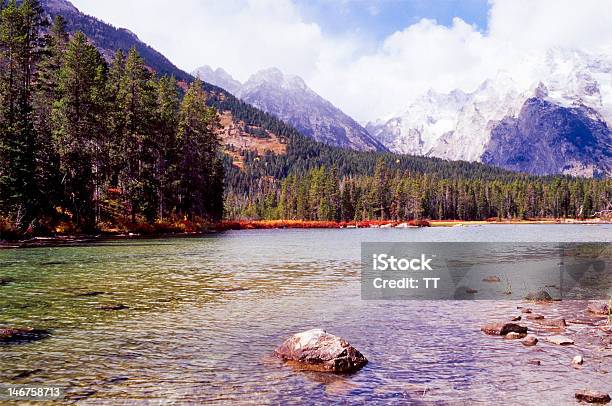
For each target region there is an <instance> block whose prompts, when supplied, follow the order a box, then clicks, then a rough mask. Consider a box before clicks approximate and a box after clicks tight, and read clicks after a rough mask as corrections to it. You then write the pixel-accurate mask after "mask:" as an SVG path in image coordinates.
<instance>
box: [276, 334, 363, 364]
mask: <svg viewBox="0 0 612 406" xmlns="http://www.w3.org/2000/svg"><path fill="white" fill-rule="evenodd" d="M274 353H275V354H276V356H278V357H279V358H281V359H283V360H285V361H293V362H297V363H299V364H301V365H304V366H305V367H308V368H307V369H313V370H318V371H324V372H335V373H349V372H354V371H357V370H359V369H360V368H361V367H363V366H364V365H365V364H367V362H368V360H367V359H366V357H364V356H363V355H362V354H361V353H360V352H359V351H357V349H355V347H353V346H351V345H350V344H349V343H348V342H347V341H346V340H344V339H342V338H340V337H337V336H334V335H332V334H329V333H326V332H325V331H323V330H321V329H313V330H308V331H305V332H302V333H298V334H295V335H293V336H291V337H290V338H288V339H287V340H285V342H284V343H282V344H281V345H280V347H278V348H277V349H276V351H275V352H274Z"/></svg>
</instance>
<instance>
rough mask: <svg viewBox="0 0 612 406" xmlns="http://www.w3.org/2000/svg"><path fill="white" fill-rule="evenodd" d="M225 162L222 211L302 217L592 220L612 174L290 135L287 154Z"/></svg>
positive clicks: (610, 198) (607, 203) (608, 203)
mask: <svg viewBox="0 0 612 406" xmlns="http://www.w3.org/2000/svg"><path fill="white" fill-rule="evenodd" d="M243 161H244V168H243V169H242V170H238V169H237V168H235V167H233V166H232V165H231V162H230V161H228V160H226V172H227V180H226V184H227V190H226V195H227V196H226V211H227V213H226V215H227V216H229V217H234V218H257V219H304V220H341V221H351V220H378V219H383V220H411V219H422V218H429V219H461V220H484V219H488V218H497V219H510V218H535V217H540V218H543V217H548V218H560V217H569V218H589V217H591V216H593V215H594V214H595V213H596V212H598V211H601V210H606V209H610V208H612V180H610V179H604V180H594V179H587V178H574V177H569V176H548V177H537V176H529V175H526V174H521V173H516V172H509V171H505V170H503V169H499V168H496V167H492V166H487V165H483V164H477V163H469V162H465V161H445V160H442V159H433V158H423V157H414V156H408V155H395V154H379V153H371V152H356V151H347V150H340V149H336V148H331V147H328V146H324V145H321V144H318V143H315V142H313V141H311V140H308V139H304V138H302V137H300V136H299V135H297V136H296V135H293V136H290V138H289V141H288V145H287V154H286V155H274V154H267V155H265V156H258V155H256V154H252V153H249V152H247V153H245V154H244V157H243Z"/></svg>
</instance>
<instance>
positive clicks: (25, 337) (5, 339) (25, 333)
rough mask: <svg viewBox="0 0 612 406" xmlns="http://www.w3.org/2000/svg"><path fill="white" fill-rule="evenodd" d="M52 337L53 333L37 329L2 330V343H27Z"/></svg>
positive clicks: (0, 334)
mask: <svg viewBox="0 0 612 406" xmlns="http://www.w3.org/2000/svg"><path fill="white" fill-rule="evenodd" d="M50 335H51V332H49V331H48V330H43V329H36V328H29V327H26V328H2V329H0V343H26V342H30V341H36V340H42V339H43V338H47V337H49V336H50Z"/></svg>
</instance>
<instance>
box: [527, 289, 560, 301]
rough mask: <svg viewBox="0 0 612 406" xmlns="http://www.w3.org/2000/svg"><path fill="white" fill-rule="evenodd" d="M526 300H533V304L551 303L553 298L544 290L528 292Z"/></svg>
mask: <svg viewBox="0 0 612 406" xmlns="http://www.w3.org/2000/svg"><path fill="white" fill-rule="evenodd" d="M525 299H526V300H533V301H535V302H552V300H553V298H552V296H551V295H550V293H548V292H547V291H545V290H539V291H537V292H529V293H528V294H527V296H525Z"/></svg>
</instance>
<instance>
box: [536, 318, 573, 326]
mask: <svg viewBox="0 0 612 406" xmlns="http://www.w3.org/2000/svg"><path fill="white" fill-rule="evenodd" d="M535 322H536V323H538V324H541V325H542V326H548V327H566V326H567V324H566V323H565V319H536V320H535Z"/></svg>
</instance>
